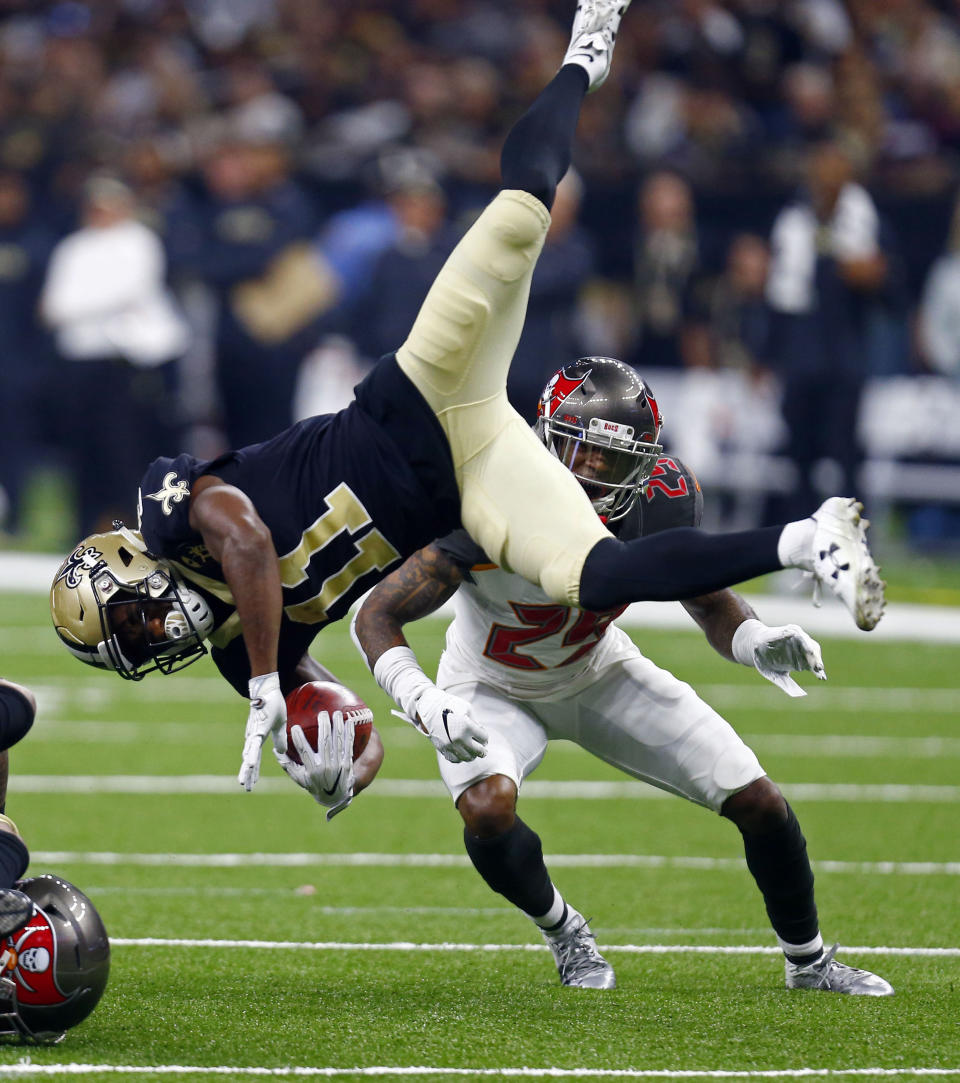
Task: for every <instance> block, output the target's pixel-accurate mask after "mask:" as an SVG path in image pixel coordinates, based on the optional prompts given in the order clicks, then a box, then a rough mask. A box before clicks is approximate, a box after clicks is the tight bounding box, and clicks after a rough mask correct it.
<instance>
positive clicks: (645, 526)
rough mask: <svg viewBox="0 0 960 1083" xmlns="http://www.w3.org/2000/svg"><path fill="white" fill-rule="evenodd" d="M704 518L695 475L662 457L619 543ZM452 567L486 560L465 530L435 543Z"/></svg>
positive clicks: (619, 531)
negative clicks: (449, 560)
mask: <svg viewBox="0 0 960 1083" xmlns="http://www.w3.org/2000/svg"><path fill="white" fill-rule="evenodd" d="M702 517H703V493H702V492H701V490H700V483H699V482H698V481H697V478H696V475H695V474H694V472H693V471H692V470H691V469H690V468H689V467H688V466H686V465H685V464H684V463H682V462H681V461H680V460H679V459H677V458H674V457H671V456H669V455H661V456H660V458H659V459H658V460H657V464H656V466H655V467H654V468H653V471H652V472H651V474H650V479H649V480H648V481H647V484H646V486H645V487H644V490H643V493H642V494H641V496H640V499H639V500H638V501H637V503H636V504H634V506H633V507H632V508H631V509H630V511H629V512H627V514H626V515H625V516H624V517H623V519H621V520H620V521H619V522H618V523H614V524H612V525H613V526H614V527H616V528H617V529H616V535H617V537H618V538H620V539H621V540H622V541H630V539H631V538H639V537H646V536H648V535H650V534H659V533H660V531H661V530H671V529H672V528H674V527H680V526H692V527H698V526H699V525H700V520H701V519H702ZM437 544H438V545H439V547H440V548H441V549H442V550H443V552H444V553H445V554H446V555H447V556H448V557H450V559H451V560H453V562H454V563H455V564H457V565H458V567H460V569H461V570H462V571H465V572H466V573H467V575H468V576H469V574H470V569H471V568H473V567H475V566H477V565H485V564H489V559H488V557H487V556H486V554H485V553H484V551H483V550H482V549H481V548H480V546H479V545H477V543H476V542H475V541H474V540H473V539H472V538H471V537H470V535H469V534H468V533H467V532H466V531H465V530H462V529H461V530H455V531H453V533H451V534H449V535H447V537H445V538H441V539H440V541H439V542H438V543H437Z"/></svg>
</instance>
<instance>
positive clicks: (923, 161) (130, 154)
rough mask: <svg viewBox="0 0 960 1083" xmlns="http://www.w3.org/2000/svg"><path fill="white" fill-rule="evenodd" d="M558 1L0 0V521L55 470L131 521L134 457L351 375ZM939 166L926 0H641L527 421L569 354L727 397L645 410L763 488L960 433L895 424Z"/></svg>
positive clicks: (944, 80)
mask: <svg viewBox="0 0 960 1083" xmlns="http://www.w3.org/2000/svg"><path fill="white" fill-rule="evenodd" d="M573 6H574V3H573V0H322V2H320V0H87V2H80V0H64V2H60V3H43V2H37V0H0V343H2V349H0V488H2V506H0V512H2V514H0V527H2V529H3V530H5V531H6V533H7V534H8V535H11V536H12V537H13V538H14V539H15V538H16V536H17V533H18V531H19V530H20V529H21V528H22V509H23V496H24V493H25V492H26V490H27V487H28V486H29V484H30V483H31V478H32V477H33V476H34V474H35V472H36V470H37V468H38V467H45V468H47V467H50V466H52V467H54V468H55V469H57V470H59V471H62V472H63V473H65V474H66V475H67V476H68V477H69V478H70V484H71V491H73V492H75V493H76V508H75V509H73V510H71V509H65V512H64V514H65V516H67V517H68V520H69V521H67V522H66V523H65V527H64V530H65V536H66V537H67V538H71V537H73V536H74V535H75V534H78V533H87V532H88V531H90V530H93V529H96V528H100V527H104V526H109V523H110V520H111V519H112V518H113V517H115V516H120V517H122V518H125V519H126V520H127V521H128V522H129V521H131V520H133V519H134V518H135V508H134V507H133V502H134V497H135V492H136V485H137V480H138V478H139V476H140V474H141V472H142V470H143V468H144V466H145V465H146V463H147V462H148V461H149V460H150V459H152V458H153V457H155V456H156V455H158V454H175V453H176V452H177V451H178V450H184V449H186V450H191V451H193V452H194V453H195V454H199V455H213V454H216V453H217V452H219V451H220V450H222V449H223V448H225V447H230V446H233V447H236V446H241V445H243V444H247V443H252V442H255V441H258V440H261V439H263V438H265V437H268V436H270V435H272V434H273V433H274V432H276V431H278V430H279V429H281V428H283V427H284V426H286V425H288V424H290V423H291V421H292V420H294V419H295V418H297V417H299V416H303V415H304V414H306V413H311V412H319V411H321V410H326V409H336V408H338V407H340V406H341V405H343V404H344V403H345V402H346V401H347V400H348V399H349V395H350V388H351V387H352V385H353V383H354V382H355V381H356V379H358V378H359V377H360V376H361V375H362V374H363V372H364V371H365V369H366V368H367V367H368V366H369V365H370V364H371V363H372V362H373V360H375V359H376V358H377V357H378V356H380V355H381V354H383V353H385V352H387V351H389V350H391V349H394V348H396V347H397V346H398V345H399V344H400V343H401V342H402V341H403V339H404V338H405V335H406V332H407V330H408V329H409V326H410V324H411V323H412V320H413V317H414V315H415V314H416V311H417V309H418V307H419V304H420V302H421V300H422V298H423V296H424V295H425V293H426V290H427V288H428V286H429V284H430V282H431V281H432V278H433V276H434V275H435V273H436V271H437V270H438V269H439V267H440V265H441V264H442V262H443V260H444V258H445V256H446V254H447V253H448V252H449V250H450V248H451V246H452V245H453V243H455V241H456V239H457V237H458V236H460V235H461V234H462V232H463V230H464V229H465V228H466V226H467V225H468V224H469V223H470V221H471V220H472V218H473V217H474V216H475V215H476V214H477V213H478V212H479V210H480V209H481V208H482V206H483V205H484V203H485V202H486V201H487V199H488V198H489V197H490V196H491V195H492V193H493V192H495V191H496V189H497V186H498V182H499V151H500V145H501V141H502V138H503V135H504V133H505V131H506V129H507V128H508V126H509V124H510V123H511V121H512V120H513V119H515V118H516V117H517V116H518V115H519V113H520V112H521V111H522V109H523V108H524V107H525V106H526V105H527V104H528V103H529V102H530V101H531V100H532V98H533V97H534V96H535V94H536V93H537V92H538V91H539V89H540V88H541V87H542V86H544V85H545V84H546V83H547V82H548V81H549V79H550V78H551V77H552V75H553V74H554V72H555V71H556V68H557V65H558V63H559V60H560V58H561V57H562V55H563V51H564V48H565V45H566V41H567V37H568V33H569V24H570V18H571V14H572V9H573ZM958 181H960V12H958V9H957V7H956V5H955V4H954V3H950V2H947V0H943V2H939V3H938V2H934V0H847V2H843V3H842V2H840V0H781V2H776V0H634V3H633V6H632V8H631V11H630V13H629V16H628V17H627V18H626V19H625V20H624V22H623V24H622V28H621V31H620V36H619V39H618V46H617V56H616V60H615V63H614V68H613V73H612V75H611V77H610V79H609V81H608V83H607V85H606V86H605V87H604V88H603V89H602V90H601V91H600V92H599V93H597V94H593V95H591V96H590V97H589V98H588V99H587V101H586V103H585V106H584V109H583V114H582V118H581V123H580V127H579V132H578V143H577V148H576V154H575V162H574V169H573V170H571V172H570V174H568V177H567V178H566V180H565V181H564V183H563V185H562V186H561V191H560V193H559V196H558V200H557V205H556V207H555V208H554V214H553V226H552V228H551V231H550V234H549V237H548V241H547V245H546V248H545V251H544V255H543V257H542V259H541V262H540V264H539V265H538V268H537V271H536V274H535V276H534V281H533V289H532V295H531V301H530V310H529V319H528V322H527V327H526V329H525V332H524V335H523V338H522V340H521V343H520V347H519V349H518V352H517V355H516V358H515V361H514V364H513V367H512V371H511V377H510V386H509V392H510V395H511V399H512V401H513V403H514V405H515V406H516V407H517V409H518V410H520V411H521V413H523V414H524V415H525V416H527V417H528V418H530V419H531V420H532V419H533V417H534V416H535V410H536V402H537V398H538V395H539V392H540V390H541V388H542V386H543V383H544V382H545V380H546V378H547V377H548V376H549V375H550V373H552V372H553V371H554V369H555V368H556V367H557V366H558V365H559V364H560V363H562V362H563V361H565V360H567V359H573V358H575V357H577V356H579V355H580V354H583V353H592V354H608V355H612V356H617V357H620V358H622V359H624V360H626V361H629V362H631V363H633V364H635V365H636V366H637V367H638V368H639V369H640V371H641V372H642V373H644V374H649V375H650V382H651V384H652V385H653V388H654V391H655V392H656V391H657V389H658V387H659V385H658V383H657V375H660V378H661V380H663V381H664V382H665V383H666V385H667V387H669V388H681V386H682V389H683V391H684V396H685V397H683V398H682V400H681V399H678V400H677V401H684V402H691V401H701V402H704V401H708V400H709V401H713V402H714V403H716V402H718V401H724V403H725V409H724V410H723V411H721V416H720V420H719V421H718V420H717V415H716V412H714V413H713V414H711V413H710V411H709V410H706V411H705V410H704V409H703V408H701V409H700V410H699V412H697V411H695V410H692V409H691V412H690V415H689V416H688V417H684V416H677V415H671V413H670V411H669V410H668V411H667V430H666V431H665V437H666V438H667V443H668V445H670V444H671V433H673V434H674V436H675V437H676V436H677V435H678V434H680V433H682V431H683V425H684V423H685V422H689V421H690V418H691V417H696V418H699V419H703V418H705V417H706V418H708V419H709V423H710V424H711V425H713V426H714V427H715V428H718V429H719V430H720V432H719V435H717V436H716V439H715V440H714V441H713V443H712V444H703V447H702V452H701V455H702V459H701V461H696V462H693V463H692V465H693V466H694V467H695V468H698V469H699V470H700V471H701V473H702V474H703V475H704V477H705V479H706V480H719V479H718V474H720V473H721V471H720V470H719V469H718V466H717V464H718V462H719V461H720V460H719V458H718V455H719V453H720V452H722V451H723V450H724V442H725V440H726V442H727V443H728V444H731V445H733V446H735V448H737V449H739V450H740V451H752V452H756V454H758V455H759V454H760V453H761V452H762V453H763V455H764V456H767V455H768V454H769V455H772V456H773V457H774V458H772V459H770V460H769V461H770V462H771V463H776V464H779V465H780V466H783V465H784V464H785V465H786V471H785V472H784V471H782V470H781V471H779V472H778V471H777V470H774V469H773V467H772V466H771V468H770V469H769V470H767V469H766V468H765V467H764V468H763V469H760V470H759V471H758V470H756V469H754V471H753V474H754V482H755V483H756V482H757V477H758V476H759V478H760V482H759V483H758V484H755V485H754V488H755V489H757V488H759V490H760V491H761V496H762V499H757V500H755V501H754V502H753V503H751V505H750V510H749V517H750V518H752V519H754V520H768V521H780V520H782V518H784V517H786V516H795V515H804V514H808V513H809V512H810V511H811V510H813V508H814V507H815V506H816V504H817V503H818V502H819V499H820V495H821V493H822V491H823V490H824V489H825V488H826V489H829V490H832V491H856V492H858V493H859V492H863V486H864V479H863V475H862V473H861V468H862V465H863V461H864V456H865V454H871V453H872V452H871V449H870V447H868V446H866V445H868V444H869V443H870V440H868V439H867V438H868V437H869V436H870V433H874V437H875V438H874V439H873V440H872V443H873V447H874V450H875V451H876V449H879V451H878V452H877V453H878V454H880V455H881V456H884V455H885V456H886V458H888V459H890V460H894V461H899V460H901V459H902V460H905V461H906V460H910V459H911V458H912V459H914V460H922V461H923V462H926V463H928V464H933V465H938V464H940V465H947V466H949V464H951V463H953V464H954V465H956V463H957V462H960V447H956V446H953V447H951V446H949V440H948V439H946V437H944V436H938V425H939V427H940V429H942V430H943V431H944V432H946V433H950V432H952V431H953V430H955V429H956V425H955V424H953V418H955V416H956V415H955V414H953V415H950V414H949V411H946V410H943V411H942V412H941V414H940V415H937V414H936V411H932V412H931V414H930V417H928V418H921V419H920V421H919V423H918V422H917V418H916V414H917V412H918V409H919V408H918V407H916V406H914V405H911V404H912V403H914V402H923V401H928V402H929V401H931V395H930V393H929V391H928V392H927V398H926V400H924V399H923V398H922V397H921V398H920V399H913V398H911V394H912V392H910V391H904V390H903V389H904V388H905V387H907V388H912V387H918V388H919V387H921V386H924V387H927V388H929V387H930V386H931V382H932V381H936V383H935V384H934V385H933V386H935V387H936V388H937V389H938V390H937V391H936V393H935V395H933V399H935V401H937V402H940V403H946V402H947V401H949V394H951V393H952V389H953V388H954V387H957V386H960V214H958V213H957V211H956V210H955V203H956V196H957V190H958ZM678 381H679V382H678ZM881 384H883V385H884V386H887V387H890V388H895V389H896V393H895V394H890V395H887V396H886V397H885V398H884V396H883V395H882V394H881V393H880V392H878V391H877V390H876V389H877V388H878V386H880V385H881ZM871 389H873V390H872V392H871ZM871 393H873V396H874V397H873V400H871V401H872V402H873V404H874V406H875V407H876V409H875V410H874V411H873V414H872V415H871V416H873V417H874V421H873V422H872V423H871V422H869V419H868V420H866V421H865V420H864V417H865V414H864V410H865V407H864V402H865V401H866V399H865V396H869V394H871ZM677 394H678V395H680V391H679V390H678V391H677ZM732 395H736V396H738V397H739V400H740V401H739V404H738V403H736V402H730V401H729V399H730V397H731V396H732ZM878 403H880V404H881V405H880V406H877V404H878ZM883 403H886V406H883ZM877 410H879V411H880V413H879V414H877ZM681 413H686V411H683V412H681ZM935 415H936V416H935ZM877 416H880V417H881V418H889V419H891V420H889V421H883V420H881V421H880V422H877V421H876V417H877ZM938 417H939V418H940V420H938ZM704 424H706V422H704ZM724 429H725V430H726V436H724ZM915 429H919V430H921V431H920V433H919V435H918V436H917V437H916V438H914V437H913V436H912V434H913V432H914V430H915ZM734 430H737V431H734ZM694 437H695V434H693V435H692V436H691V437H690V439H688V441H687V445H686V446H691V443H692V445H693V446H696V440H695V438H694ZM718 449H719V450H718ZM823 460H826V461H827V465H828V467H829V469H827V470H826V473H824V462H823ZM736 461H739V460H736ZM763 461H764V462H767V459H766V458H764V459H763ZM941 461H942V462H941ZM722 473H724V474H725V475H726V481H727V483H728V485H730V486H732V487H733V488H734V489H735V488H736V484H737V479H738V477H739V478H741V480H742V479H744V478H745V477H746V474H747V473H749V471H748V470H746V469H745V468H744V469H743V470H740V471H739V472H738V471H737V470H735V469H733V468H725V469H724V471H722ZM871 476H872V477H876V476H878V475H876V474H874V475H871ZM924 477H925V478H926V477H927V475H924ZM957 477H958V475H957V473H956V472H952V473H951V472H949V471H948V472H946V473H943V474H942V475H941V474H937V475H935V476H934V477H933V480H932V481H930V482H929V484H926V483H925V484H926V489H925V490H924V495H923V498H922V499H920V500H918V501H916V502H915V503H916V506H914V507H911V508H910V514H911V519H910V524H911V526H910V529H911V531H912V535H913V537H914V539H915V540H916V541H917V543H918V544H919V543H927V544H950V543H951V542H954V541H955V539H956V538H957V537H958V536H960V525H958V519H957V512H956V508H957V507H958V506H960V483H958V482H957V480H956V479H957ZM771 479H777V484H773V483H772V481H771ZM744 484H746V483H745V482H744ZM904 488H905V487H904V486H902V485H901V486H900V494H899V495H900V497H901V498H909V493H904V492H903V489H904ZM896 491H897V482H896V480H894V481H889V480H888V482H887V483H886V490H885V493H886V497H887V498H888V499H889V498H891V493H894V494H895V493H896ZM880 492H881V490H880V488H878V489H877V493H878V499H879V494H880Z"/></svg>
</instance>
